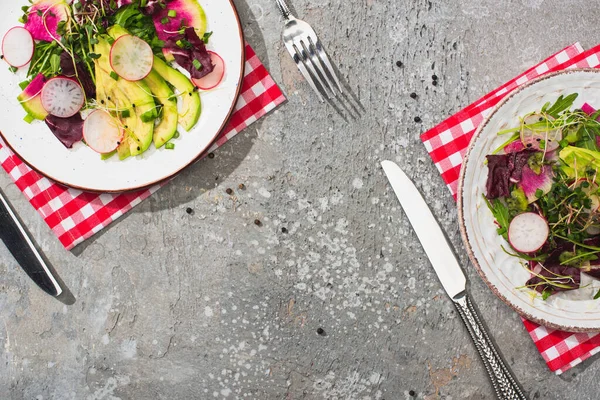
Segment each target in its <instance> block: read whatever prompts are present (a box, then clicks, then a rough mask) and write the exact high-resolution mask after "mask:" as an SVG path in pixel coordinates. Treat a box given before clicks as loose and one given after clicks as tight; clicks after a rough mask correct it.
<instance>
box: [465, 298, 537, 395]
mask: <svg viewBox="0 0 600 400" xmlns="http://www.w3.org/2000/svg"><path fill="white" fill-rule="evenodd" d="M453 301H454V305H455V306H456V309H457V310H458V313H459V315H460V317H461V318H462V320H463V322H464V323H465V325H466V326H467V330H468V331H469V334H470V335H471V338H472V339H473V342H475V347H476V348H477V352H478V353H479V356H480V357H481V359H482V360H483V363H484V365H485V369H486V371H487V372H488V375H489V377H490V379H491V381H492V386H493V387H494V390H495V391H496V395H497V396H498V398H499V399H501V400H527V397H526V396H525V394H523V391H522V390H521V388H520V387H519V384H518V383H517V381H516V380H515V378H514V377H513V376H512V374H511V372H510V370H509V368H508V367H507V366H506V364H505V363H504V360H502V358H501V357H500V355H499V353H498V351H497V350H496V347H495V345H494V343H493V342H492V341H491V340H490V338H489V336H488V334H487V332H486V330H485V327H484V326H483V324H482V323H481V320H480V318H479V315H478V314H477V311H476V310H475V308H474V307H473V304H472V303H471V299H470V298H469V296H468V294H467V292H463V293H462V294H460V295H459V296H457V297H455V298H454V299H453Z"/></svg>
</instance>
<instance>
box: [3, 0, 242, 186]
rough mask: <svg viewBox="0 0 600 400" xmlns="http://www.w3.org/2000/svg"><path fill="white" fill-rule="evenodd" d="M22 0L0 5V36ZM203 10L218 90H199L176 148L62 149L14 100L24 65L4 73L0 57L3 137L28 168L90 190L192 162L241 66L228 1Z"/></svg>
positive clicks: (221, 118)
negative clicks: (136, 152) (221, 64)
mask: <svg viewBox="0 0 600 400" xmlns="http://www.w3.org/2000/svg"><path fill="white" fill-rule="evenodd" d="M26 4H28V3H27V1H26V0H19V1H16V0H15V1H10V2H7V4H6V5H4V6H2V13H1V14H0V35H1V36H2V37H3V36H4V34H5V33H6V32H7V31H8V30H9V29H10V28H11V27H13V26H16V25H19V23H18V18H19V17H20V16H21V15H22V14H23V12H22V11H21V6H23V5H26ZM200 4H201V5H202V7H203V8H204V11H205V12H206V17H207V20H208V27H207V30H208V31H212V32H214V33H213V35H212V36H211V38H210V41H209V45H208V48H209V49H210V50H214V51H216V52H217V53H219V55H221V57H222V58H223V60H224V61H225V66H226V67H225V68H226V70H225V77H224V79H223V82H222V83H221V84H220V86H219V87H217V89H215V90H213V91H209V92H202V93H201V96H200V97H201V100H202V115H201V117H200V121H199V122H198V124H197V125H196V126H195V127H194V128H193V129H192V131H190V132H185V131H183V130H181V136H180V138H179V139H176V140H174V143H175V149H174V150H167V149H165V148H164V147H163V148H162V149H159V150H156V149H154V146H153V145H152V146H151V148H150V149H149V150H148V151H146V152H145V153H143V154H142V155H140V156H137V157H130V158H128V159H126V160H125V161H119V160H118V157H112V158H111V159H109V160H107V161H102V160H101V159H100V156H99V154H97V153H95V152H94V151H92V150H91V149H90V148H88V147H87V146H85V145H84V144H83V143H76V144H75V145H74V146H73V148H72V149H67V148H65V147H64V146H63V145H62V144H61V143H60V142H59V141H58V140H57V139H56V138H55V137H54V135H53V134H52V133H51V132H50V130H49V129H48V127H47V126H46V124H45V123H44V122H41V121H36V122H34V123H32V124H31V125H30V124H27V123H26V122H24V121H23V117H24V116H25V111H24V110H23V108H22V107H21V106H20V104H19V102H18V101H17V96H18V95H19V93H20V92H21V89H20V88H19V85H18V84H19V82H21V81H23V80H24V79H25V74H26V70H27V68H22V69H21V70H20V71H19V72H18V73H17V74H13V73H12V72H9V70H8V65H7V64H6V63H5V62H3V61H0V113H1V114H2V118H0V133H1V135H2V137H3V139H4V141H5V142H6V143H7V144H8V145H9V146H10V147H11V148H12V150H13V151H14V152H15V153H17V154H18V155H19V156H20V157H21V158H22V159H23V160H24V161H25V162H26V163H27V164H29V165H30V166H31V167H32V168H34V169H35V170H37V171H38V172H40V173H42V174H43V175H45V176H47V177H49V178H51V179H53V180H55V181H57V182H60V183H62V184H65V185H67V186H71V187H75V188H80V189H84V190H90V191H100V192H120V191H127V190H133V189H139V188H143V187H146V186H149V185H152V184H154V183H157V182H160V181H162V180H164V179H167V178H169V177H171V176H173V175H175V174H176V173H177V172H179V171H181V170H182V169H183V168H185V167H186V166H188V165H189V164H191V163H193V162H194V161H195V160H196V159H197V158H198V157H199V156H200V155H201V154H202V153H203V152H204V151H205V150H206V149H207V148H208V147H209V146H210V144H211V143H212V142H213V141H214V139H215V138H216V136H217V135H218V133H219V132H220V131H221V129H222V128H223V126H224V125H225V123H226V122H227V120H228V118H229V116H230V114H231V112H232V111H233V107H234V105H235V103H236V100H237V97H238V94H239V90H240V87H241V81H242V78H243V72H244V71H243V66H244V40H243V34H242V30H241V25H240V22H239V18H238V15H237V12H236V10H235V7H234V5H233V2H232V1H208V0H200Z"/></svg>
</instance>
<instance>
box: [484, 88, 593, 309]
mask: <svg viewBox="0 0 600 400" xmlns="http://www.w3.org/2000/svg"><path fill="white" fill-rule="evenodd" d="M577 97H578V95H577V93H573V94H569V95H566V96H560V97H559V98H558V99H556V101H555V102H554V103H550V102H549V103H547V104H545V105H544V106H543V107H542V108H541V109H540V110H537V111H535V112H532V113H529V114H527V115H524V116H522V117H521V118H520V122H519V124H518V125H517V126H515V127H511V128H509V129H505V130H502V131H500V132H498V135H500V136H508V139H507V140H506V141H505V142H504V143H503V144H502V145H501V146H500V147H498V148H497V149H495V150H494V151H493V152H492V154H489V155H487V157H486V163H487V167H488V177H487V182H486V193H485V195H484V199H485V202H486V204H487V206H488V207H489V209H490V211H491V212H492V214H493V216H494V218H495V222H496V224H497V232H498V234H499V235H501V236H502V237H503V238H504V239H506V241H507V242H508V246H506V247H505V246H502V249H503V250H504V251H505V252H506V253H508V254H510V255H511V256H515V257H518V258H520V259H521V260H523V263H524V265H525V266H526V268H528V270H529V272H530V274H531V277H530V279H529V280H527V282H524V285H523V286H522V287H521V288H522V289H525V288H529V289H533V290H534V291H535V292H537V293H538V294H539V295H541V297H542V298H543V299H544V300H546V299H547V298H548V297H550V296H552V295H554V294H556V293H559V292H563V291H568V290H574V289H579V288H580V287H581V274H582V273H585V274H588V275H590V276H591V277H593V278H596V279H600V186H599V183H600V174H599V172H600V122H599V121H598V120H599V119H600V111H596V110H595V109H594V108H593V107H592V106H590V105H588V104H587V103H586V104H584V105H583V106H582V107H581V108H573V104H574V102H575V100H576V99H577ZM597 298H600V291H599V292H598V293H596V295H595V296H594V299H597Z"/></svg>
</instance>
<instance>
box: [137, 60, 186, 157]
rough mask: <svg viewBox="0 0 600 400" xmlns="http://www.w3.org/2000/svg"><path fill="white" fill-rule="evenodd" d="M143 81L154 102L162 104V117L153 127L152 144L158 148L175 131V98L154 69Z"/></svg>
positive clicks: (176, 120)
mask: <svg viewBox="0 0 600 400" xmlns="http://www.w3.org/2000/svg"><path fill="white" fill-rule="evenodd" d="M144 83H146V84H147V85H148V87H149V88H150V91H151V92H152V94H153V95H154V100H155V102H157V103H160V104H162V106H163V111H162V118H161V120H160V122H159V123H158V124H157V125H156V126H155V127H154V146H155V147H156V148H157V149H158V148H160V147H161V146H163V145H164V144H165V143H167V142H168V141H169V140H171V138H172V137H173V136H174V135H175V132H177V122H178V116H177V98H176V97H175V96H174V94H173V91H172V90H171V88H170V87H169V85H167V82H165V80H164V79H163V78H162V77H161V76H160V75H159V74H158V72H156V71H154V70H152V71H151V72H150V74H149V75H148V76H147V77H146V78H144Z"/></svg>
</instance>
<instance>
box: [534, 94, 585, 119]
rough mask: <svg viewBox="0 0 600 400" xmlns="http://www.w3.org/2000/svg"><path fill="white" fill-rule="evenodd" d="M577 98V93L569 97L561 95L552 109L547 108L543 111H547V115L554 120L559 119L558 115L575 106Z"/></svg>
mask: <svg viewBox="0 0 600 400" xmlns="http://www.w3.org/2000/svg"><path fill="white" fill-rule="evenodd" d="M577 96H578V94H577V93H571V94H570V95H568V96H567V97H564V96H563V95H560V96H559V97H558V99H557V100H556V101H555V102H554V104H553V105H552V107H550V108H547V109H544V108H542V111H545V112H546V114H548V115H550V116H552V117H554V118H558V115H559V114H560V113H561V112H563V111H566V110H568V109H569V108H571V106H572V105H573V102H574V101H575V99H576V98H577Z"/></svg>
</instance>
